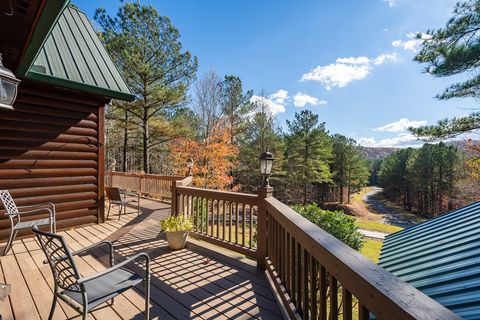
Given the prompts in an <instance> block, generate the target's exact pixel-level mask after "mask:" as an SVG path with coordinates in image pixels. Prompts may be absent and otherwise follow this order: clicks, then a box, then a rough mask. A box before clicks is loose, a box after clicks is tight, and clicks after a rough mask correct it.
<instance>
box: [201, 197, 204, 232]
mask: <svg viewBox="0 0 480 320" xmlns="http://www.w3.org/2000/svg"><path fill="white" fill-rule="evenodd" d="M200 199H201V201H200V204H201V205H202V207H201V209H202V210H201V212H202V219H201V220H200V224H201V230H200V233H203V228H204V227H203V225H204V220H205V201H204V200H205V199H204V198H203V197H200Z"/></svg>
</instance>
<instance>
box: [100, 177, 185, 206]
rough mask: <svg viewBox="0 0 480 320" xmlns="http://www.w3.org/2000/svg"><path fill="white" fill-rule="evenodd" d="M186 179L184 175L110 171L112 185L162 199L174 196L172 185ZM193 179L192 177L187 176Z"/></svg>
mask: <svg viewBox="0 0 480 320" xmlns="http://www.w3.org/2000/svg"><path fill="white" fill-rule="evenodd" d="M183 179H186V178H185V177H182V176H163V175H157V174H145V173H126V172H109V173H108V181H109V185H110V186H112V187H118V188H122V189H126V190H129V191H136V192H139V193H140V194H145V195H149V196H152V197H156V198H161V199H170V198H171V197H172V193H171V190H172V185H173V183H175V182H176V181H181V180H183ZM187 179H191V178H187Z"/></svg>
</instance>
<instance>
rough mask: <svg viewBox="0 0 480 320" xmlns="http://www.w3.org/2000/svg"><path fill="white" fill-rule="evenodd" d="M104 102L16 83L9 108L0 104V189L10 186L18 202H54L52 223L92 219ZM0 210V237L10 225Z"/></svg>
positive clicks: (67, 224)
mask: <svg viewBox="0 0 480 320" xmlns="http://www.w3.org/2000/svg"><path fill="white" fill-rule="evenodd" d="M105 102H106V99H105V98H95V97H91V96H85V95H83V94H77V93H72V92H67V91H63V90H61V89H55V88H50V89H45V88H39V87H35V86H34V85H32V84H28V83H22V84H21V85H20V90H19V94H18V97H17V100H16V102H15V106H14V111H9V110H1V109H0V189H8V190H10V192H11V194H12V196H13V197H14V199H15V201H16V203H17V205H19V206H22V205H31V204H36V203H41V202H52V203H54V204H55V206H56V209H57V225H58V228H66V227H70V226H74V225H80V224H86V223H92V222H97V221H98V219H99V211H98V208H99V203H100V202H102V197H101V196H100V197H99V192H98V190H99V184H98V182H99V175H102V172H101V170H100V171H99V165H100V166H103V163H102V159H101V158H100V159H99V156H98V153H99V150H101V147H100V145H99V142H100V143H101V142H102V141H103V139H100V138H99V133H100V134H101V132H102V130H100V129H101V128H100V126H102V125H103V123H102V122H101V121H99V119H100V117H99V107H100V106H101V105H102V104H104V103H105ZM100 188H102V186H101V185H100ZM101 194H103V192H101ZM3 213H4V211H3V207H1V205H0V239H5V238H6V237H7V235H8V233H9V228H10V224H9V221H8V218H6V217H5V216H4V215H3ZM100 214H101V212H100ZM39 217H40V216H32V217H31V218H32V219H36V218H39Z"/></svg>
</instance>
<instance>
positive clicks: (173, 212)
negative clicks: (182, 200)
mask: <svg viewBox="0 0 480 320" xmlns="http://www.w3.org/2000/svg"><path fill="white" fill-rule="evenodd" d="M170 188H171V190H172V199H171V207H170V209H171V215H172V216H174V215H176V214H177V181H175V180H172V185H171V187H170Z"/></svg>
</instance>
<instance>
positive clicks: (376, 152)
mask: <svg viewBox="0 0 480 320" xmlns="http://www.w3.org/2000/svg"><path fill="white" fill-rule="evenodd" d="M360 150H361V151H362V152H363V154H364V155H365V157H366V158H367V159H368V160H383V159H385V158H386V157H388V156H389V155H391V154H392V153H394V152H395V151H398V150H400V148H385V147H363V146H360Z"/></svg>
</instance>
